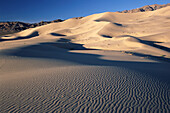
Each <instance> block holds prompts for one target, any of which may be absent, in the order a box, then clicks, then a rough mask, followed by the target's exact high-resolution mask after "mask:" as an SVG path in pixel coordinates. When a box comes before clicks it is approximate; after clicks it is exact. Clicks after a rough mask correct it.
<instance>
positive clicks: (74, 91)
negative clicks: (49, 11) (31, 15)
mask: <svg viewBox="0 0 170 113" xmlns="http://www.w3.org/2000/svg"><path fill="white" fill-rule="evenodd" d="M13 43H14V42H8V43H7V42H6V43H5V44H6V46H7V47H10V46H12V45H13ZM17 43H25V41H20V42H17ZM28 43H29V41H28ZM65 46H66V45H65ZM0 66H1V67H0V97H1V98H0V107H1V108H0V110H1V113H5V112H40V113H42V112H68V113H69V112H99V111H103V112H158V111H159V112H168V110H169V85H170V84H169V73H170V70H169V67H170V64H169V63H166V62H157V61H153V60H147V59H145V58H143V57H136V56H131V55H128V54H125V53H122V52H115V51H104V50H68V49H61V48H58V47H55V45H51V44H50V43H49V44H46V45H43V43H41V44H36V45H32V46H30V47H29V46H26V47H25V46H24V47H20V48H19V47H17V48H15V49H14V48H12V49H4V50H1V52H0Z"/></svg>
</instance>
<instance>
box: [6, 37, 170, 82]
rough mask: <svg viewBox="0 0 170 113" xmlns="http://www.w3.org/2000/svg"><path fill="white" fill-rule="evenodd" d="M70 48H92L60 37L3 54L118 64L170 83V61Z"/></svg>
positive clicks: (107, 64)
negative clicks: (117, 57)
mask: <svg viewBox="0 0 170 113" xmlns="http://www.w3.org/2000/svg"><path fill="white" fill-rule="evenodd" d="M60 48H63V49H60ZM70 50H90V49H87V48H85V47H83V45H82V44H75V43H71V42H70V40H68V39H60V40H58V41H57V42H47V43H39V44H37V45H30V46H25V47H21V48H17V49H14V50H8V51H3V54H6V55H14V56H18V57H27V58H28V57H29V58H43V59H53V60H63V61H67V62H72V63H73V64H74V63H76V64H81V65H92V66H116V67H121V68H128V69H131V70H134V71H137V72H142V73H147V76H152V77H154V78H158V79H159V80H161V81H163V82H166V83H168V84H169V85H170V81H169V80H170V76H169V73H170V70H169V67H170V64H169V63H164V62H159V63H158V62H137V61H113V60H105V59H100V57H102V56H101V55H97V54H87V53H74V52H70ZM94 52H95V51H94ZM113 54H114V53H113ZM135 55H136V56H142V54H137V53H136V54H135ZM143 56H145V55H143ZM152 57H153V56H152ZM163 60H165V59H163ZM168 61H169V59H168ZM160 67H161V68H160Z"/></svg>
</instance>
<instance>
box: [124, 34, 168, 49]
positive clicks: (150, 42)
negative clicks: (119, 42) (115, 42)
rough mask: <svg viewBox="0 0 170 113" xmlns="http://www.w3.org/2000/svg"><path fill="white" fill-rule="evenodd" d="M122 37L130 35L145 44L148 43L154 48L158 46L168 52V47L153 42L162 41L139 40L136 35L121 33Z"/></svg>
mask: <svg viewBox="0 0 170 113" xmlns="http://www.w3.org/2000/svg"><path fill="white" fill-rule="evenodd" d="M123 36H124V37H132V38H134V39H137V40H138V41H139V42H141V43H143V44H145V45H149V46H152V47H155V48H158V49H162V50H164V51H167V52H170V48H168V47H165V46H161V45H158V44H155V43H162V42H156V41H147V40H141V39H139V38H137V37H134V36H130V35H123Z"/></svg>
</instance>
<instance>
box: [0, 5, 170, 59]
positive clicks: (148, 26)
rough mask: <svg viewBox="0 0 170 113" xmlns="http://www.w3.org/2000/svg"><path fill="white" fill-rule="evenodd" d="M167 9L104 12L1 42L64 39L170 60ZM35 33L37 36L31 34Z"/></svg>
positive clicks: (91, 46) (169, 11)
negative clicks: (26, 39)
mask: <svg viewBox="0 0 170 113" xmlns="http://www.w3.org/2000/svg"><path fill="white" fill-rule="evenodd" d="M169 14H170V6H167V7H165V8H162V9H159V10H156V11H152V12H145V13H142V12H139V13H132V14H122V13H118V12H106V13H101V14H94V15H90V16H87V17H84V18H82V19H75V18H72V19H68V20H66V21H64V22H61V23H52V24H49V25H45V26H40V27H37V28H32V29H28V30H25V31H22V32H20V33H17V34H15V36H12V37H2V38H1V40H2V41H3V40H4V41H5V40H7V39H9V40H11V39H18V37H19V39H20V37H21V38H23V39H24V37H28V38H30V36H32V38H33V37H34V36H35V37H36V36H39V37H41V36H42V37H43V38H45V37H46V38H61V36H62V37H63V38H66V39H69V40H71V42H73V43H79V44H83V46H84V47H86V48H93V49H103V50H120V51H133V52H137V51H138V52H139V51H140V53H144V54H150V55H154V56H161V55H164V56H165V57H167V58H169V57H170V56H169V51H170V50H169V46H168V47H167V45H169V43H170V39H169V31H170V30H169V29H170V28H169V26H170V19H169V18H170V16H169ZM35 32H38V34H39V35H34V36H33V35H32V34H35Z"/></svg>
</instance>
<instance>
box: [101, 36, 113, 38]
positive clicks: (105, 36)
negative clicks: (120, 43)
mask: <svg viewBox="0 0 170 113" xmlns="http://www.w3.org/2000/svg"><path fill="white" fill-rule="evenodd" d="M101 36H102V37H105V38H112V37H111V36H109V35H101Z"/></svg>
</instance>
